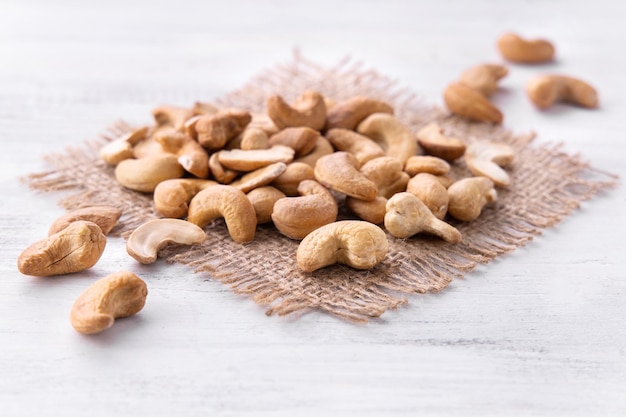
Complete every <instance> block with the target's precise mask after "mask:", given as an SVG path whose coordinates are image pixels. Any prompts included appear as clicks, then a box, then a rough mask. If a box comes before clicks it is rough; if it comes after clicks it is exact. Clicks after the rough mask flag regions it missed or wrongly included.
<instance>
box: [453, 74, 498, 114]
mask: <svg viewBox="0 0 626 417" xmlns="http://www.w3.org/2000/svg"><path fill="white" fill-rule="evenodd" d="M443 98H444V101H445V102H446V106H447V107H448V110H450V111H451V112H452V113H454V114H456V115H457V116H459V117H463V118H465V119H468V120H472V121H476V122H485V123H495V124H500V123H502V119H503V116H502V112H501V111H500V110H498V108H497V107H496V106H494V105H493V104H491V102H489V100H487V98H486V97H485V96H484V95H482V94H481V93H480V92H479V91H476V90H474V89H473V88H470V87H468V86H467V85H465V84H463V83H460V82H455V83H452V84H450V85H449V86H448V87H447V88H446V90H445V91H444V93H443Z"/></svg>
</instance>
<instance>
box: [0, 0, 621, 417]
mask: <svg viewBox="0 0 626 417" xmlns="http://www.w3.org/2000/svg"><path fill="white" fill-rule="evenodd" d="M86 3H88V2H71V1H68V0H62V1H55V2H46V1H18V0H13V1H7V0H2V1H0V141H1V143H2V152H1V158H2V160H1V164H0V175H1V176H0V187H1V188H0V190H1V195H2V198H0V208H1V212H0V213H1V215H0V222H1V223H0V225H1V227H2V233H1V237H0V243H1V247H2V252H1V254H0V261H1V264H0V265H1V266H0V268H1V273H2V280H1V283H0V415H2V416H33V415H37V416H86V415H89V416H111V415H151V416H172V415H181V416H196V415H198V416H199V415H203V416H204V415H213V416H215V415H224V416H239V415H250V416H264V415H268V416H269V415H272V416H283V415H284V416H294V415H298V416H299V415H361V416H362V415H371V416H380V415H384V416H387V415H411V416H413V415H435V416H474V415H476V416H502V415H505V416H514V415H515V416H517V415H519V416H569V417H571V416H623V415H626V365H625V364H626V347H625V345H626V324H625V318H626V302H625V301H624V296H625V295H626V280H625V277H626V263H625V262H624V253H625V252H626V244H625V241H626V240H625V239H624V237H623V235H624V232H625V231H626V228H625V227H624V226H625V225H626V221H625V220H624V211H625V210H626V193H625V192H624V187H623V186H620V187H618V188H617V189H616V190H613V191H611V192H608V193H605V194H604V195H602V196H600V197H599V198H596V199H594V200H592V201H590V202H587V203H584V204H583V205H582V207H581V209H580V210H578V211H577V212H575V213H574V214H573V215H571V216H570V217H568V218H566V219H565V221H563V222H562V223H561V224H559V225H558V226H557V227H555V228H553V229H550V230H547V231H546V232H545V234H544V235H543V236H541V237H539V238H537V239H536V240H535V241H533V242H532V243H531V244H530V245H528V246H527V247H525V248H522V249H520V250H518V251H516V252H514V253H513V254H511V255H507V256H504V257H502V258H499V259H498V260H497V261H495V262H493V263H492V264H490V265H488V266H483V267H479V268H478V269H476V270H475V271H473V272H472V273H470V274H469V275H468V276H467V277H466V279H464V280H458V281H455V282H453V283H452V285H450V287H449V288H448V289H446V290H445V291H444V292H442V293H440V294H428V295H422V296H412V297H410V304H409V305H407V306H405V307H402V308H401V309H400V310H398V311H394V312H389V313H386V314H385V315H383V317H382V318H381V319H380V320H375V321H373V322H371V323H370V324H368V325H354V324H350V323H346V322H343V321H341V320H338V319H337V318H335V317H331V316H328V315H324V314H320V313H316V312H312V313H309V314H305V315H302V316H298V317H291V318H277V317H271V318H268V317H266V316H265V315H264V314H263V313H264V309H263V308H262V307H259V306H257V305H256V304H254V303H253V302H252V301H250V300H249V299H246V298H244V297H239V296H235V295H233V294H232V293H231V292H230V291H229V290H228V289H227V288H226V287H225V286H224V285H222V284H220V283H218V282H216V281H213V280H211V279H209V278H207V277H206V276H199V275H195V274H193V273H192V272H191V271H190V270H189V269H188V268H186V267H182V266H176V265H165V264H163V263H157V264H154V265H152V266H145V267H144V266H139V265H137V264H136V263H135V262H134V261H133V260H132V259H130V258H129V257H128V256H127V255H126V253H125V251H124V249H123V242H122V241H121V240H119V239H110V240H109V243H108V246H107V249H106V251H105V254H104V256H103V258H102V260H101V262H100V263H98V265H96V267H94V268H93V269H92V270H91V271H90V272H88V273H87V274H86V275H87V277H90V278H92V279H93V278H95V277H99V276H103V275H106V274H108V273H110V272H111V271H115V270H118V269H122V268H126V269H130V270H132V271H135V272H136V273H138V274H140V275H142V276H149V279H148V281H149V287H150V294H149V298H148V303H147V305H146V308H145V309H144V310H143V311H142V312H141V313H140V314H139V315H137V316H135V317H133V318H130V319H126V320H122V321H120V322H119V323H116V325H115V326H114V327H113V328H112V329H110V330H108V331H106V332H104V333H102V334H101V335H99V336H96V337H85V336H81V335H79V334H77V333H75V332H74V330H73V329H72V328H71V326H70V325H69V321H68V319H67V317H68V314H69V307H70V306H71V304H72V302H73V300H74V299H75V298H76V296H77V295H78V294H79V293H80V292H82V290H83V288H84V285H83V283H82V282H81V281H80V278H77V277H74V276H67V277H59V278H51V279H38V278H33V277H26V276H22V275H21V274H20V273H19V272H18V271H17V269H16V266H15V265H16V259H17V256H18V255H19V253H20V252H21V251H22V249H24V248H25V247H26V246H28V245H29V244H30V243H32V242H34V241H36V240H39V239H41V238H42V237H43V236H45V234H46V231H47V228H48V226H49V224H50V222H51V221H53V220H54V219H55V218H56V217H57V216H59V215H60V214H61V213H62V212H63V211H62V209H61V208H59V207H58V206H57V205H56V201H57V200H58V198H59V196H58V195H41V194H35V193H33V192H31V191H30V190H28V189H27V187H26V186H25V185H23V184H21V183H19V182H18V177H19V176H23V175H26V174H28V173H31V172H38V171H42V170H45V169H46V168H47V167H46V165H45V164H44V163H43V162H42V159H41V156H42V155H43V154H46V153H49V152H58V151H62V150H63V148H64V147H66V146H69V145H80V144H81V142H82V141H83V140H84V139H88V138H91V137H94V136H96V135H97V134H98V133H99V132H100V131H101V130H102V128H103V127H105V126H106V125H108V124H110V123H111V122H113V121H115V120H117V119H118V118H124V119H126V120H128V121H131V122H136V123H141V122H147V121H149V120H150V119H149V117H150V109H151V108H152V107H153V106H154V105H156V104H159V103H171V104H188V103H190V102H192V101H194V100H196V99H209V100H210V99H212V98H215V97H219V96H221V95H223V94H224V93H226V92H228V91H230V90H232V89H235V88H237V87H239V86H240V85H242V84H243V83H244V82H246V81H247V80H248V78H249V77H251V76H252V75H254V74H256V73H257V72H259V71H260V70H262V69H265V68H268V67H270V66H273V65H274V64H276V63H280V62H287V61H289V60H290V59H291V55H292V50H293V48H295V47H298V48H300V49H301V51H302V53H303V54H304V55H305V56H306V57H307V58H309V59H312V60H315V61H317V62H319V63H321V64H325V65H332V64H334V63H336V62H337V61H339V60H340V59H341V58H342V57H344V56H346V55H350V56H352V57H354V59H355V60H360V61H363V62H364V63H365V64H366V65H367V66H370V67H374V68H376V69H377V70H379V71H380V72H382V73H384V74H387V75H389V76H391V77H394V78H396V79H398V80H399V81H400V83H401V85H405V86H407V87H409V88H411V89H412V90H413V91H415V92H417V93H419V94H420V95H421V96H422V97H423V98H424V100H425V101H426V102H429V103H432V104H436V105H440V104H441V91H442V89H443V87H444V86H445V85H446V83H448V82H449V81H451V80H453V79H454V78H455V77H456V76H457V75H458V74H459V72H460V71H461V70H462V69H464V68H466V67H468V66H470V65H473V64H476V63H479V62H484V61H496V62H497V61H499V56H498V54H497V52H496V50H495V47H494V42H495V39H496V38H497V36H498V35H499V34H501V33H503V32H504V31H507V30H516V31H520V32H522V33H523V34H526V35H528V36H545V37H548V38H550V39H552V40H553V41H554V42H555V43H556V45H557V48H558V55H559V59H558V62H557V63H555V64H552V65H549V66H547V67H543V68H540V69H537V68H534V67H519V66H514V67H511V69H512V71H511V74H510V76H509V77H507V78H506V79H505V80H504V82H503V87H504V89H503V91H502V92H500V93H499V94H498V96H497V97H496V99H495V100H496V102H497V103H498V105H499V106H501V108H502V109H503V110H504V112H505V115H506V116H505V117H506V121H505V124H506V126H507V127H509V128H511V129H513V130H515V131H518V132H525V131H529V130H534V131H536V132H538V134H539V136H538V139H537V140H538V141H541V142H547V141H564V142H565V149H566V150H567V151H568V152H571V153H582V154H583V155H584V157H585V158H586V159H588V160H590V161H591V162H592V164H593V165H594V166H595V167H597V168H600V169H604V170H607V171H610V172H613V173H617V174H620V175H621V176H622V178H623V176H624V174H626V169H625V168H624V167H625V166H626V159H625V158H626V146H625V138H624V136H625V133H624V132H625V131H626V123H625V121H624V120H625V117H624V115H625V114H626V104H625V103H626V102H625V101H624V97H625V96H626V77H625V76H624V74H626V65H625V64H626V59H625V58H624V51H623V43H624V39H626V29H625V27H626V25H625V22H626V3H624V2H620V1H610V0H607V1H593V2H587V1H582V0H580V1H564V0H554V1H549V2H538V1H530V0H528V1H515V2H495V1H487V0H484V1H461V0H455V1H446V2H443V1H442V2H430V1H419V2H409V1H386V2H375V1H367V2H358V1H343V2H339V1H331V0H320V1H316V2H286V1H268V2H255V1H239V2H226V1H224V2H214V1H209V2H201V1H196V2H188V1H177V2H148V1H145V0H143V1H137V2H133V1H118V0H115V1H108V2H92V4H86ZM539 71H559V72H566V73H569V74H572V75H576V76H580V77H581V78H583V79H586V80H589V81H590V82H592V83H593V84H594V85H595V86H596V87H597V88H598V90H599V91H600V97H601V102H602V108H601V109H599V110H597V111H586V110H581V109H576V108H572V107H567V106H559V107H557V108H555V109H554V110H551V111H548V112H545V113H541V112H538V111H536V110H534V109H533V108H532V106H531V105H530V103H529V102H528V100H526V98H525V96H524V94H523V86H524V83H525V81H526V80H527V79H528V78H529V77H530V76H531V75H532V74H534V73H537V72H539ZM82 276H83V278H82V279H84V276H85V275H82Z"/></svg>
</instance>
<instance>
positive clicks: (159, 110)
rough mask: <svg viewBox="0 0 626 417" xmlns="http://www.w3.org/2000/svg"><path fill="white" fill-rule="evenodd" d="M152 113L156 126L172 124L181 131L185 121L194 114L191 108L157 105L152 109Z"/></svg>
mask: <svg viewBox="0 0 626 417" xmlns="http://www.w3.org/2000/svg"><path fill="white" fill-rule="evenodd" d="M152 115H153V116H154V120H155V121H156V123H157V125H158V126H172V127H173V128H174V129H176V130H178V131H181V132H182V131H183V130H184V128H185V123H186V122H187V120H188V119H191V118H192V117H193V116H194V115H195V114H194V111H193V110H192V109H188V108H186V107H178V106H158V107H155V108H154V109H152Z"/></svg>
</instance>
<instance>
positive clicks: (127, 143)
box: [100, 126, 148, 165]
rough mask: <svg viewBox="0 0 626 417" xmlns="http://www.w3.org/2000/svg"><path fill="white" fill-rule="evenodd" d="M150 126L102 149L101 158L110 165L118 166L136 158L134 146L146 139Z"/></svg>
mask: <svg viewBox="0 0 626 417" xmlns="http://www.w3.org/2000/svg"><path fill="white" fill-rule="evenodd" d="M147 133H148V126H143V127H140V128H138V129H135V130H133V131H132V132H130V133H127V134H125V135H123V136H121V137H119V138H117V139H115V140H112V141H111V142H109V143H107V144H106V145H104V146H103V147H102V148H100V158H102V160H103V161H104V162H106V163H107V164H109V165H117V164H119V163H120V162H121V161H123V160H124V159H130V158H132V157H133V156H134V153H133V146H135V145H136V144H137V143H138V142H140V141H142V140H143V139H145V137H146V134H147Z"/></svg>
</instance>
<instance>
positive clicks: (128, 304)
mask: <svg viewBox="0 0 626 417" xmlns="http://www.w3.org/2000/svg"><path fill="white" fill-rule="evenodd" d="M147 296H148V288H147V287H146V283H145V282H144V281H143V280H142V279H141V278H139V277H138V276H137V275H135V274H133V273H132V272H128V271H119V272H116V273H114V274H111V275H109V276H106V277H104V278H101V279H99V280H97V281H96V282H94V283H93V284H91V285H90V286H89V288H87V289H86V290H85V291H84V292H83V293H82V294H81V295H80V296H79V297H78V298H77V299H76V301H75V302H74V305H73V306H72V310H71V312H70V323H71V324H72V327H74V329H75V330H76V331H77V332H79V333H82V334H94V333H99V332H101V331H103V330H106V329H108V328H109V327H111V326H113V323H114V322H115V319H118V318H123V317H129V316H132V315H133V314H136V313H138V312H139V311H141V309H142V308H143V306H144V305H145V303H146V297H147Z"/></svg>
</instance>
